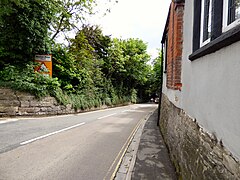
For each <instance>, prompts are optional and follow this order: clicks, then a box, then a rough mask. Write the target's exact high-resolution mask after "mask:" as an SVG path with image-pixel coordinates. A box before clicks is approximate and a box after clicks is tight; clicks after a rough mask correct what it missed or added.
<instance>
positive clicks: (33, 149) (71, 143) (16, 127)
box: [0, 104, 157, 180]
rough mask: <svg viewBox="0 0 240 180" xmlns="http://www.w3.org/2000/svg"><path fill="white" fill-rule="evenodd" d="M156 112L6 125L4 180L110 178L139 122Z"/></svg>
mask: <svg viewBox="0 0 240 180" xmlns="http://www.w3.org/2000/svg"><path fill="white" fill-rule="evenodd" d="M156 108H157V105H156V104H136V105H130V106H124V107H119V108H112V109H107V110H100V111H94V112H90V113H81V114H74V115H66V116H54V117H44V118H23V119H9V120H2V121H0V180H15V179H16V180H21V179H24V180H28V179H31V180H32V179H44V180H48V179H57V180H61V179H63V180H66V179H67V180H71V179H77V180H98V179H100V180H102V179H110V177H111V176H112V173H113V172H114V170H115V168H116V166H117V164H118V162H119V159H120V157H121V155H122V153H123V152H124V150H125V149H126V145H127V143H128V141H129V140H130V137H131V136H132V135H133V131H134V130H135V128H136V127H137V125H138V123H139V122H140V121H141V120H142V119H143V118H144V117H146V116H147V115H148V114H149V113H150V112H153V111H154V110H155V109H156Z"/></svg>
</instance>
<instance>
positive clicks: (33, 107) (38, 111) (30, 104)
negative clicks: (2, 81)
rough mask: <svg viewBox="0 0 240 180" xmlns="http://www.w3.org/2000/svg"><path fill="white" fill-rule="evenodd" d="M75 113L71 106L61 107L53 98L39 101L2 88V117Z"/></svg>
mask: <svg viewBox="0 0 240 180" xmlns="http://www.w3.org/2000/svg"><path fill="white" fill-rule="evenodd" d="M74 112H75V111H74V109H72V108H71V105H67V106H63V105H59V104H58V103H57V101H56V99H55V98H53V97H45V98H43V99H41V100H38V99H36V98H35V96H33V95H31V94H28V93H23V92H18V91H14V90H11V89H8V88H0V117H1V116H18V115H21V116H33V115H34V116H35V115H57V114H68V113H74Z"/></svg>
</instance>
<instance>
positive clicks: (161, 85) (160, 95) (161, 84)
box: [157, 42, 164, 126]
mask: <svg viewBox="0 0 240 180" xmlns="http://www.w3.org/2000/svg"><path fill="white" fill-rule="evenodd" d="M163 47H164V43H163V42H162V49H161V83H160V87H159V102H158V120H157V126H159V125H160V115H161V104H162V87H163Z"/></svg>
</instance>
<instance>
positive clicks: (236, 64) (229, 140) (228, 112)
mask: <svg viewBox="0 0 240 180" xmlns="http://www.w3.org/2000/svg"><path fill="white" fill-rule="evenodd" d="M192 31H193V1H192V0H186V1H185V12H184V25H183V39H184V40H183V57H182V84H183V87H182V91H181V92H179V91H174V90H169V89H167V88H166V77H165V76H164V85H163V92H164V94H166V95H167V96H168V98H169V100H170V101H171V102H173V103H174V104H175V105H176V106H177V107H179V108H181V109H183V110H184V111H185V112H186V113H187V114H188V115H190V116H191V117H193V118H196V120H197V122H198V123H199V125H200V126H201V127H203V128H204V129H205V130H206V131H207V132H209V133H214V134H216V136H217V138H218V139H219V140H222V141H223V144H224V146H225V147H226V148H227V149H228V150H230V151H231V152H232V154H233V155H234V156H235V157H237V158H239V159H240V42H237V43H234V44H232V45H230V46H228V47H225V48H223V49H221V50H219V51H217V52H215V53H212V54H209V55H206V56H203V57H201V58H199V59H196V60H195V61H193V62H191V61H190V60H188V57H189V55H190V54H191V53H192V34H193V33H192ZM176 97H177V100H178V101H176Z"/></svg>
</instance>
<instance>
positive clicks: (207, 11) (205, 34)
mask: <svg viewBox="0 0 240 180" xmlns="http://www.w3.org/2000/svg"><path fill="white" fill-rule="evenodd" d="M211 33H212V0H203V1H202V12H201V40H200V46H204V45H206V44H207V43H209V42H210V39H211Z"/></svg>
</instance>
